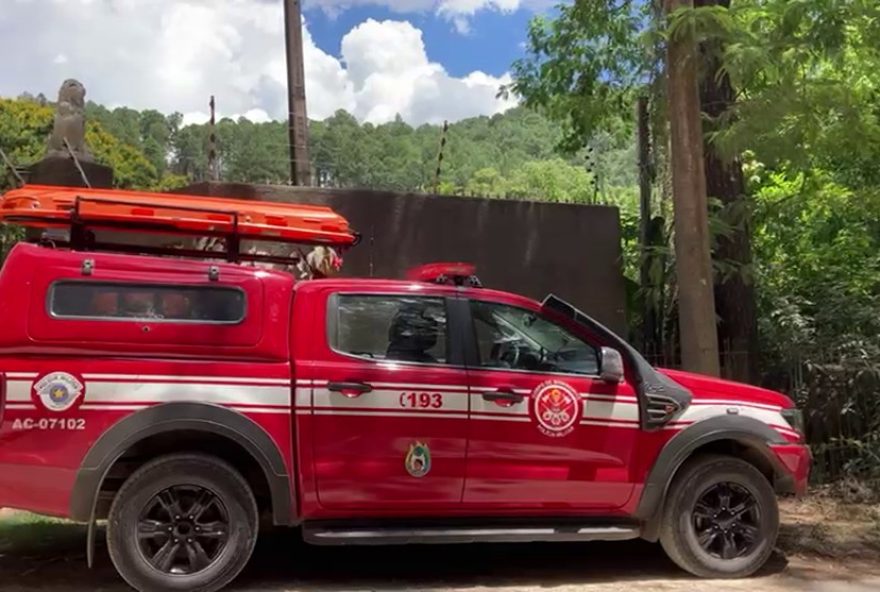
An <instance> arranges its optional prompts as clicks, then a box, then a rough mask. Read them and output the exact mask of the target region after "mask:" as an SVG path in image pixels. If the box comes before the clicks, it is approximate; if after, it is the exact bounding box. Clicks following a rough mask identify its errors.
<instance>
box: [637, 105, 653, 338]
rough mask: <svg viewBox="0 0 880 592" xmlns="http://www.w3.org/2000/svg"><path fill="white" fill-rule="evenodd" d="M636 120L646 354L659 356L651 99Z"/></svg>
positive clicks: (639, 111)
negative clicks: (652, 246) (652, 251)
mask: <svg viewBox="0 0 880 592" xmlns="http://www.w3.org/2000/svg"><path fill="white" fill-rule="evenodd" d="M636 120H637V122H638V139H639V240H640V242H641V261H640V262H639V263H640V265H639V284H640V286H641V292H642V353H644V354H646V355H653V354H655V353H656V351H655V350H656V348H655V347H654V346H655V345H656V344H655V334H656V323H657V319H656V314H655V307H654V302H652V300H651V297H650V293H651V273H650V271H651V257H650V253H649V250H648V248H649V247H650V243H651V233H650V228H651V182H652V174H651V131H650V123H651V122H650V114H649V113H648V97H647V96H645V95H642V96H640V97H639V99H638V103H637V113H636Z"/></svg>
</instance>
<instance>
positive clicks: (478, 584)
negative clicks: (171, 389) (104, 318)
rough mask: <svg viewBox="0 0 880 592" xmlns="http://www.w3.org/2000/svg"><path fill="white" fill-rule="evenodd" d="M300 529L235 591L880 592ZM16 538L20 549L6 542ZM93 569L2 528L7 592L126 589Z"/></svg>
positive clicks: (75, 539)
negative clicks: (344, 540) (341, 538)
mask: <svg viewBox="0 0 880 592" xmlns="http://www.w3.org/2000/svg"><path fill="white" fill-rule="evenodd" d="M297 538H298V537H297V534H296V532H278V533H268V534H267V535H266V536H264V537H263V538H262V540H261V541H260V544H259V546H258V548H257V552H256V554H255V557H254V560H253V561H252V562H251V564H250V565H249V567H248V569H247V570H246V571H245V573H244V574H243V576H242V577H241V578H240V579H239V581H238V582H237V583H236V585H235V586H234V587H233V588H232V589H233V590H237V591H239V592H288V591H289V592H298V591H303V590H320V591H333V592H336V591H340V592H341V591H350V590H351V591H368V590H369V591H373V590H377V591H378V590H392V591H409V590H421V591H426V592H427V591H432V592H441V591H442V592H452V591H456V592H464V591H471V590H474V591H477V590H481V591H482V590H486V591H491V592H508V591H514V590H516V591H534V592H537V591H543V590H548V589H549V590H553V591H554V592H576V591H577V592H587V591H588V592H612V591H631V590H636V589H639V590H658V591H682V592H684V591H687V592H701V591H704V590H710V591H711V592H727V591H743V590H749V591H752V592H783V591H786V592H789V591H792V590H803V591H807V592H814V591H815V592H869V591H870V592H878V590H880V561H877V560H876V558H875V559H872V558H870V557H868V558H866V557H864V556H863V557H861V558H860V559H854V560H834V561H832V560H828V559H821V560H820V559H817V558H816V557H815V556H807V557H801V556H793V557H790V558H788V559H786V558H785V557H784V556H783V555H782V554H781V553H778V554H777V555H776V556H775V557H774V558H773V560H772V561H771V562H770V564H769V565H768V566H767V568H766V569H765V571H764V572H763V573H762V574H761V575H760V576H759V577H757V578H753V579H749V580H740V581H721V582H708V581H701V580H695V579H693V578H690V577H688V576H687V575H685V574H683V573H682V572H681V571H679V570H678V569H677V568H676V567H675V566H674V565H672V564H671V563H670V562H669V560H668V559H666V557H665V556H664V555H663V553H662V551H661V550H660V548H659V547H658V546H656V545H651V544H647V543H643V542H635V541H634V542H626V543H613V544H600V543H584V544H529V545H464V546H411V547H384V548H379V547H360V548H358V547H352V548H316V547H308V546H306V545H304V544H303V543H302V542H300V541H298V540H297ZM11 541H14V544H10V542H11ZM98 557H99V561H98V565H97V567H96V568H95V569H94V570H92V571H88V570H87V569H86V567H85V558H84V530H83V528H82V527H80V526H76V525H70V524H60V523H55V524H53V523H49V524H46V523H36V524H34V523H29V522H22V523H20V524H17V523H13V524H6V525H5V526H4V527H3V528H2V530H0V590H2V591H3V592H31V591H37V590H39V591H43V592H62V591H64V592H71V591H72V592H86V591H93V590H94V591H107V592H116V591H119V592H122V591H124V590H127V589H128V588H126V586H125V585H124V584H123V583H122V582H121V581H120V580H119V578H118V577H117V575H116V573H115V572H114V570H113V567H112V566H111V565H110V563H109V560H108V559H107V556H106V552H105V550H104V549H100V550H99V553H98Z"/></svg>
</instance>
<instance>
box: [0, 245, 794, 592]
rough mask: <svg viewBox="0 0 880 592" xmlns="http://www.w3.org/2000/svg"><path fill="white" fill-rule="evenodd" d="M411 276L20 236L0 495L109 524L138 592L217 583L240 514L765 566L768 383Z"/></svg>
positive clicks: (8, 276) (785, 418) (5, 297)
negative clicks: (380, 276) (666, 357)
mask: <svg viewBox="0 0 880 592" xmlns="http://www.w3.org/2000/svg"><path fill="white" fill-rule="evenodd" d="M433 269H434V273H428V274H427V275H425V274H422V275H421V276H419V275H418V274H417V275H416V276H415V279H411V280H377V279H325V280H308V281H296V280H295V279H294V278H293V277H292V276H291V275H290V274H288V273H285V272H281V271H274V270H267V269H263V268H260V267H251V266H246V265H239V264H233V263H217V262H211V261H197V260H190V259H178V260H170V259H169V258H167V257H153V256H142V255H126V254H118V253H107V252H89V251H74V250H67V249H58V248H50V247H47V246H40V245H34V244H19V245H17V246H16V247H15V248H14V249H13V251H12V252H11V254H10V255H9V257H8V259H7V261H6V262H5V265H4V267H3V268H2V272H0V322H2V327H3V330H2V332H0V393H2V398H0V506H2V507H11V508H20V509H24V510H30V511H33V512H38V513H42V514H47V515H52V516H59V517H64V518H70V519H73V520H76V521H81V522H86V523H89V524H90V525H92V528H94V526H93V525H94V524H95V522H96V521H98V520H104V519H106V520H107V540H108V549H109V552H110V556H111V558H112V560H113V562H114V564H115V565H116V567H117V569H118V570H119V572H120V574H121V575H122V577H123V578H125V580H126V581H127V582H128V583H129V584H131V585H132V586H133V587H134V588H136V589H138V590H144V591H146V590H165V589H172V588H173V589H179V590H189V589H192V590H216V589H219V588H220V587H222V586H224V585H225V584H227V583H228V582H229V581H231V580H232V579H233V578H234V577H235V575H236V574H237V573H238V572H239V571H240V570H241V568H242V567H243V566H244V565H245V563H246V562H247V560H248V558H249V557H250V554H251V552H252V550H253V545H254V541H255V540H256V537H257V533H258V530H259V525H260V523H261V519H262V520H263V521H264V522H265V521H270V522H274V523H275V524H276V525H283V526H294V527H299V528H301V531H302V533H303V536H304V538H305V540H306V541H308V542H310V543H315V544H324V545H333V544H376V543H420V542H460V541H536V540H547V541H557V540H558V541H564V540H597V539H598V540H618V539H627V538H637V537H642V538H645V539H648V540H653V541H657V540H659V541H660V542H661V543H662V544H663V546H664V548H666V550H667V552H668V553H669V554H670V556H671V557H672V558H673V559H674V560H675V561H676V562H677V563H678V564H679V565H681V566H682V567H683V568H684V569H687V570H689V571H691V572H692V573H695V574H698V575H701V576H707V577H718V576H723V577H733V576H743V575H748V574H750V573H752V572H753V571H754V570H756V569H758V568H759V567H760V565H761V564H763V562H764V561H765V560H766V558H767V555H768V554H769V552H770V551H771V550H772V547H773V543H774V540H775V536H776V530H777V528H778V513H777V510H776V501H775V497H774V496H775V494H776V493H801V492H803V491H804V489H805V487H806V482H807V476H808V471H809V462H810V456H809V451H808V449H807V448H806V446H805V444H804V441H803V436H802V434H801V431H800V429H801V428H800V423H799V419H798V417H799V415H798V413H797V411H796V410H795V409H794V407H793V404H792V402H791V401H790V400H789V399H788V398H787V397H785V396H784V395H782V394H779V393H775V392H771V391H767V390H763V389H760V388H757V387H753V386H748V385H743V384H737V383H732V382H726V381H722V380H718V379H714V378H709V377H703V376H697V375H693V374H688V373H685V372H678V371H671V370H662V369H656V368H651V367H650V365H648V364H647V363H646V362H645V361H644V359H643V358H642V357H641V356H639V355H638V352H636V351H635V350H634V349H632V348H631V347H630V346H628V345H627V344H626V343H625V342H623V341H622V340H621V339H620V338H618V337H617V336H615V335H614V334H613V333H611V332H610V331H608V330H606V329H604V327H602V326H601V325H600V324H599V323H597V322H596V321H594V320H592V319H590V318H589V317H588V316H587V315H586V314H584V313H582V312H580V311H578V310H577V309H576V308H574V307H573V306H571V305H570V304H568V303H565V302H564V301H562V300H560V299H558V298H555V297H552V296H551V297H549V298H548V299H546V300H545V301H543V302H536V301H533V300H531V299H528V298H524V297H521V296H518V295H515V294H510V293H506V292H500V291H495V290H491V289H487V288H482V287H479V286H478V282H476V281H472V279H471V278H470V276H467V277H465V276H462V275H456V273H459V272H460V269H461V267H460V266H452V267H442V266H441V267H440V268H433ZM438 269H439V271H438ZM444 270H445V272H444ZM457 270H458V271H457ZM438 280H439V281H438Z"/></svg>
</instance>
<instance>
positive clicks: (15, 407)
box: [6, 403, 37, 411]
mask: <svg viewBox="0 0 880 592" xmlns="http://www.w3.org/2000/svg"><path fill="white" fill-rule="evenodd" d="M36 408H37V406H36V405H34V404H33V403H31V404H29V405H28V404H24V403H18V404H16V403H8V404H7V405H6V409H7V410H8V411H18V410H29V409H36Z"/></svg>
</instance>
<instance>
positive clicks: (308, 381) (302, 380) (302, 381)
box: [296, 378, 314, 386]
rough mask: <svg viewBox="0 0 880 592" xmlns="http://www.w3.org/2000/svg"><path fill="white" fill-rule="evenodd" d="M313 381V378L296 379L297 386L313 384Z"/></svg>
mask: <svg viewBox="0 0 880 592" xmlns="http://www.w3.org/2000/svg"><path fill="white" fill-rule="evenodd" d="M313 382H314V381H313V380H311V379H308V378H306V379H300V380H297V381H296V386H312V383H313Z"/></svg>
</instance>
